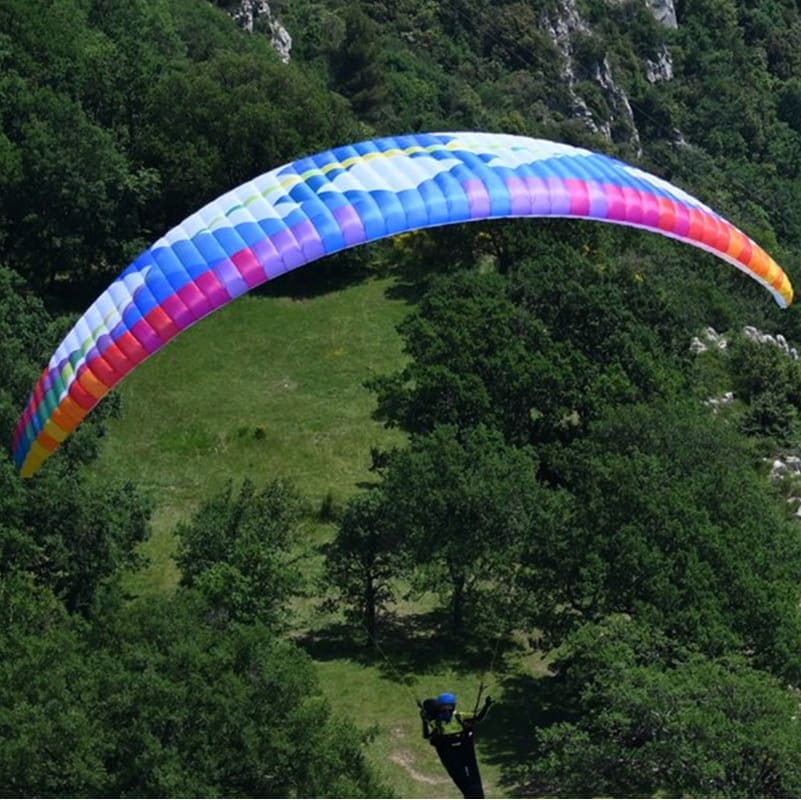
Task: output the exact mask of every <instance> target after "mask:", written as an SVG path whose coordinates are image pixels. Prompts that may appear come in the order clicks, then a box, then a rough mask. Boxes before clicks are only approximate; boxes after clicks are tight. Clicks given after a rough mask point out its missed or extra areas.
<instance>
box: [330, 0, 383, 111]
mask: <svg viewBox="0 0 801 800" xmlns="http://www.w3.org/2000/svg"><path fill="white" fill-rule="evenodd" d="M378 30H379V29H378V26H377V25H376V24H375V23H374V22H373V21H372V20H371V19H370V17H368V16H367V14H365V13H364V11H362V9H361V8H359V7H358V5H356V6H353V5H351V6H349V7H348V11H347V15H346V18H345V35H344V40H343V41H342V43H341V45H340V47H338V48H337V49H336V51H334V53H333V54H332V71H333V75H334V86H335V88H336V89H337V91H339V92H340V93H341V94H343V95H344V96H345V97H347V98H348V100H349V101H350V105H351V108H352V109H353V110H354V111H355V112H356V114H357V115H358V116H359V117H361V118H363V119H368V120H369V119H372V118H375V116H376V114H377V112H378V110H379V108H380V106H381V105H382V103H383V102H384V99H385V97H386V94H387V89H386V85H385V83H384V70H383V69H382V64H381V62H382V60H383V59H382V54H383V48H382V47H381V44H380V43H379V41H378Z"/></svg>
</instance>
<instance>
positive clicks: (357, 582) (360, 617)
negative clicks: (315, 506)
mask: <svg viewBox="0 0 801 800" xmlns="http://www.w3.org/2000/svg"><path fill="white" fill-rule="evenodd" d="M397 547H398V542H397V540H396V538H395V536H394V535H393V531H392V529H391V527H390V525H389V521H388V513H387V509H386V507H385V500H384V497H383V494H382V493H381V491H380V490H378V489H374V490H372V491H369V492H367V493H366V494H361V495H357V496H356V497H354V498H353V499H352V500H350V502H349V503H348V505H347V507H346V508H345V512H344V514H343V516H342V521H341V523H340V525H339V530H338V531H337V535H336V538H335V539H334V541H333V542H332V543H331V544H330V545H329V547H328V548H327V550H326V563H325V584H326V588H328V587H332V588H333V589H334V591H335V592H336V593H337V594H338V596H339V600H340V602H342V603H344V604H345V606H346V614H347V616H348V617H349V618H350V619H351V620H354V621H358V622H359V623H360V624H362V625H363V626H364V629H365V631H366V632H367V642H368V644H370V645H374V644H375V642H376V631H377V624H378V615H379V613H380V612H381V611H382V610H383V609H384V608H385V607H386V604H387V603H388V602H390V601H391V600H392V598H393V591H392V584H391V579H392V578H393V577H394V575H395V573H396V572H397V565H398V552H397Z"/></svg>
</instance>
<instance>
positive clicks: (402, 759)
mask: <svg viewBox="0 0 801 800" xmlns="http://www.w3.org/2000/svg"><path fill="white" fill-rule="evenodd" d="M389 760H390V761H392V762H393V763H395V764H398V765H399V766H401V767H403V768H404V769H405V770H406V772H408V773H409V776H410V777H411V778H413V779H414V780H416V781H419V782H420V783H427V784H429V785H431V786H438V785H440V784H443V783H450V781H449V780H448V778H432V777H431V776H430V775H424V774H423V773H422V772H418V771H417V770H416V769H415V768H414V766H412V765H413V764H414V756H412V754H411V753H407V752H406V751H404V750H396V751H395V752H394V753H391V754H390V756H389Z"/></svg>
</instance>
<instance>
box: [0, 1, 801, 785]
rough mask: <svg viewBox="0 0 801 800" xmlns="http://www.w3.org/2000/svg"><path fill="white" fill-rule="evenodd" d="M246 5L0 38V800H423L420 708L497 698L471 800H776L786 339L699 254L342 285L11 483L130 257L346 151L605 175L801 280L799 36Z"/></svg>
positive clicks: (525, 264)
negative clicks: (473, 141)
mask: <svg viewBox="0 0 801 800" xmlns="http://www.w3.org/2000/svg"><path fill="white" fill-rule="evenodd" d="M239 6H240V4H238V3H236V2H232V1H230V0H217V2H208V0H0V338H1V339H2V343H3V344H2V347H1V348H0V443H2V447H0V795H2V796H4V797H34V796H35V797H60V796H71V797H93V796H112V797H184V796H198V797H200V796H203V797H222V796H227V797H251V796H252V797H256V796H258V797H392V796H401V797H453V796H457V795H456V794H455V792H456V789H455V787H453V786H452V785H451V784H450V781H449V780H448V779H447V776H446V774H445V773H444V771H443V770H442V769H441V766H440V764H439V763H438V761H437V758H436V753H434V752H433V751H432V749H431V748H430V747H429V745H428V744H427V743H426V742H425V741H423V740H422V738H421V737H420V730H419V729H420V720H419V716H418V709H417V707H416V701H417V700H420V699H422V698H424V697H426V696H431V695H436V694H438V693H439V692H442V691H446V690H447V691H456V692H457V694H458V696H459V703H460V706H463V707H464V710H466V711H469V710H470V709H471V708H472V706H473V702H474V698H475V694H476V692H477V691H479V693H480V694H481V693H490V694H491V695H492V696H493V698H494V700H495V704H494V706H493V708H492V711H491V713H490V714H489V716H488V718H487V721H486V722H485V723H482V727H481V731H480V734H479V735H478V737H477V750H478V756H479V763H480V764H481V767H482V772H483V774H484V778H485V781H484V783H485V788H486V790H487V794H488V796H494V797H512V796H514V797H537V796H553V797H557V796H569V797H588V796H622V797H628V796H640V797H645V796H673V797H678V796H702V797H788V796H790V797H792V796H801V736H799V724H801V723H799V715H800V714H801V705H800V704H801V511H800V510H799V509H800V507H801V444H800V442H801V439H800V437H801V360H799V358H798V353H797V351H796V349H795V348H796V347H798V346H801V318H799V314H798V312H797V310H796V307H795V306H791V307H790V308H789V309H787V310H782V309H779V308H777V306H776V304H775V303H774V302H773V301H772V299H771V297H770V295H769V294H768V293H767V292H765V291H764V289H763V288H762V287H760V286H758V285H757V284H756V283H754V282H753V281H750V280H748V278H747V277H746V276H744V275H743V274H742V273H741V272H738V271H737V270H736V269H733V268H731V267H730V266H729V265H728V264H724V263H722V262H721V261H720V260H718V259H716V258H714V257H713V256H712V255H710V254H709V253H706V252H703V250H700V249H697V248H693V247H688V246H687V245H686V244H684V243H680V242H675V241H671V240H670V239H668V238H666V237H661V236H655V235H652V234H650V233H647V232H644V231H640V230H635V229H633V228H628V227H622V226H618V225H603V224H597V223H595V222H589V221H576V220H566V219H538V220H494V221H479V222H474V223H471V224H469V225H455V226H448V227H441V228H430V229H426V230H419V231H414V232H412V233H405V234H403V235H401V236H398V237H395V238H391V239H386V240H384V241H381V242H376V243H373V244H368V245H366V246H364V247H358V248H354V249H350V250H345V251H344V252H342V253H339V254H337V255H334V256H332V257H330V258H326V259H323V260H321V261H318V262H316V263H315V264H311V265H309V266H307V267H304V268H302V269H300V270H298V271H296V272H292V273H289V274H286V275H283V276H281V277H279V278H276V279H275V280H274V281H269V282H268V283H266V284H265V285H264V286H263V287H261V288H258V289H255V290H254V291H253V292H251V293H249V294H248V295H247V296H245V297H242V298H240V299H239V300H237V301H236V302H235V303H232V304H231V306H230V307H227V308H225V309H223V310H221V311H220V312H219V313H216V314H214V315H212V317H210V318H209V319H208V320H203V321H202V322H201V323H199V324H198V325H197V326H196V327H194V328H193V329H192V330H191V331H188V332H187V333H186V334H184V335H182V336H181V337H179V339H178V340H176V341H175V342H174V343H171V344H170V345H169V346H168V347H167V348H165V350H164V351H163V352H160V353H158V354H157V355H155V356H154V357H153V358H152V360H150V361H148V362H147V363H146V364H142V366H141V368H140V369H137V370H136V371H135V374H132V375H131V376H130V378H127V379H126V380H125V382H124V383H123V384H122V385H121V386H120V387H119V388H118V389H115V390H113V391H112V392H111V393H110V394H109V395H108V396H107V397H106V398H105V399H104V400H103V401H102V402H101V403H100V405H99V406H98V407H97V408H96V409H95V410H94V411H93V412H92V413H91V414H89V415H88V416H87V417H86V419H85V421H83V423H82V424H81V425H80V426H79V427H78V428H77V430H76V431H75V433H74V434H73V435H72V436H70V437H69V438H68V439H67V440H66V441H65V442H64V443H63V444H62V445H61V447H59V449H58V451H57V452H56V453H55V455H54V456H53V457H52V458H51V459H49V460H48V461H47V463H46V464H45V465H44V466H43V467H42V469H41V471H39V472H38V474H36V475H35V476H34V477H32V478H29V479H23V478H22V477H21V476H20V474H19V471H18V469H17V466H16V465H15V463H14V457H13V453H12V441H13V440H14V436H15V429H16V426H17V420H18V418H19V416H20V414H21V412H22V409H23V408H24V407H25V404H26V402H27V401H28V397H29V394H30V392H31V390H32V387H33V386H34V385H35V384H36V381H37V379H39V376H40V375H41V373H42V370H43V368H44V367H45V365H47V363H48V361H49V359H50V356H51V354H52V353H53V351H54V350H55V348H56V347H57V345H58V344H59V342H60V341H61V340H62V339H63V338H64V336H65V334H66V333H67V332H68V331H69V330H70V328H71V327H72V325H73V324H74V323H75V320H76V319H77V318H78V317H79V316H80V315H81V314H82V313H83V311H84V309H85V308H86V307H87V306H88V305H89V304H90V303H91V302H92V301H93V299H94V298H95V297H97V296H98V294H99V293H100V292H101V291H102V290H103V289H104V287H106V286H107V285H108V284H109V283H110V282H111V281H112V280H113V279H114V278H115V276H117V275H118V274H119V273H120V272H121V271H122V270H123V269H124V268H125V267H126V266H127V265H128V264H129V263H131V262H132V260H133V259H135V258H136V257H137V255H138V254H139V253H140V252H142V251H143V250H144V249H145V248H146V247H148V246H149V245H150V244H151V243H153V242H154V241H155V240H157V239H158V238H159V237H160V236H162V235H163V234H164V233H165V232H166V231H168V230H169V229H170V228H172V227H173V226H175V225H177V224H178V223H179V222H181V220H183V219H184V218H186V217H187V216H188V215H189V214H191V213H192V212H193V211H195V210H197V209H198V208H200V207H201V206H203V205H204V204H205V203H207V202H209V201H210V200H212V199H213V198H215V197H218V196H219V195H220V194H222V193H223V192H225V191H227V190H229V189H231V188H232V187H234V186H236V185H238V184H240V183H242V182H244V181H246V180H248V179H251V178H253V177H254V176H256V175H258V174H260V173H263V172H265V171H267V170H270V169H273V168H275V167H277V166H279V165H281V164H284V163H287V162H289V161H292V160H294V159H297V158H300V157H302V156H306V155H311V154H314V153H318V152H320V151H323V150H328V149H330V148H333V147H336V146H338V145H344V144H348V143H351V142H357V141H362V140H367V139H372V138H375V137H379V136H393V135H401V134H407V133H417V132H434V131H488V132H497V133H509V134H520V135H525V136H529V137H534V138H539V139H548V140H553V141H557V142H563V143H566V144H569V145H576V146H581V147H585V148H588V149H590V150H593V151H597V152H601V153H606V154H608V155H611V156H614V157H616V158H619V159H622V160H623V161H625V162H627V163H631V164H635V165H637V166H638V167H640V168H641V169H643V170H646V171H648V172H650V173H653V174H654V175H657V176H660V177H661V178H663V179H665V180H666V181H670V182H672V183H674V184H676V185H677V186H680V187H681V188H682V189H683V190H684V191H686V192H689V193H691V194H692V195H694V196H697V197H698V198H700V199H701V200H702V201H703V202H704V203H705V204H708V205H709V206H711V207H712V208H714V209H715V210H716V211H718V212H719V213H721V214H722V215H724V216H725V217H726V218H727V219H729V220H731V221H732V222H733V223H734V224H735V225H737V226H738V227H739V228H741V229H742V230H743V231H745V232H746V233H747V234H748V235H749V236H751V237H753V239H754V240H755V241H757V242H759V243H760V244H761V245H762V246H763V247H764V248H765V249H766V250H767V251H769V252H770V253H771V255H772V256H773V257H774V258H775V259H776V261H777V262H778V263H779V264H781V265H782V267H783V268H784V269H785V270H786V272H787V273H788V275H789V276H790V278H791V279H793V278H794V277H795V280H796V282H797V283H798V284H799V285H801V278H799V277H798V276H800V275H801V256H800V255H799V253H800V252H801V9H800V8H799V7H798V4H797V3H795V2H791V0H749V1H748V2H746V0H677V3H676V6H675V24H666V23H665V21H664V20H660V19H658V18H657V16H656V15H655V13H654V10H653V9H652V8H651V7H650V6H649V5H648V4H647V3H646V2H645V0H614V1H613V0H559V1H558V2H557V1H556V0H438V1H437V2H434V0H393V2H389V0H387V1H386V2H385V1H384V0H275V2H271V3H269V6H270V10H269V11H268V12H265V13H264V15H263V16H262V17H261V18H257V19H256V20H255V23H254V24H253V25H252V26H245V27H244V28H243V27H242V25H240V24H238V23H237V21H236V20H235V19H234V18H233V16H232V15H233V12H234V11H235V10H236V8H238V7H239ZM276 19H280V22H281V25H282V26H284V27H285V29H286V31H288V32H289V33H290V34H291V42H292V46H291V54H290V56H289V57H288V58H283V57H282V56H281V55H280V54H279V53H278V52H276V49H275V47H274V46H273V43H272V41H271V36H272V33H274V25H275V20H276ZM271 21H272V22H271ZM271 25H272V27H271ZM248 27H251V28H252V29H251V30H249V29H247V28H248ZM479 686H480V687H481V689H480V690H479ZM476 704H478V701H477V700H476Z"/></svg>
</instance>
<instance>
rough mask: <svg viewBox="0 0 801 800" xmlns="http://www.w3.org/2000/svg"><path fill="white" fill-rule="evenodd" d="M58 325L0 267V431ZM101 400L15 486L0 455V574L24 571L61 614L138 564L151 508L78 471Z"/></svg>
mask: <svg viewBox="0 0 801 800" xmlns="http://www.w3.org/2000/svg"><path fill="white" fill-rule="evenodd" d="M60 327H63V321H61V320H53V319H52V318H51V317H50V315H49V314H48V313H47V312H46V311H45V309H44V308H43V306H42V304H41V302H40V301H38V300H37V299H36V298H35V297H34V296H33V295H32V294H31V293H30V291H29V290H28V289H27V288H26V287H25V285H24V284H23V282H22V281H21V280H20V278H19V276H17V275H16V274H15V273H12V272H11V271H9V270H2V269H0V334H2V335H3V337H4V341H5V342H6V345H5V346H4V347H3V348H2V352H0V434H2V436H3V439H4V441H6V442H9V443H10V442H11V441H12V438H13V430H14V425H15V423H16V419H17V416H18V414H19V411H20V409H21V408H22V406H23V402H24V399H25V397H26V396H27V393H28V392H29V391H30V388H31V386H32V385H33V383H34V381H35V379H36V376H37V373H38V371H39V369H40V368H41V364H42V363H44V362H45V360H46V357H47V355H46V354H48V353H49V351H50V349H51V348H52V346H53V341H54V340H57V338H58V331H59V328H60ZM110 399H111V400H112V402H111V403H109V402H107V401H104V403H103V404H102V405H101V407H100V408H98V409H97V412H99V413H95V414H93V415H92V416H91V418H90V419H88V420H87V421H86V422H84V424H83V425H82V426H81V429H80V430H79V431H78V432H77V434H76V435H75V436H74V437H72V438H71V439H70V441H68V442H67V443H66V444H65V446H64V447H63V448H62V449H61V452H60V453H59V454H58V455H57V456H56V457H55V458H53V459H52V460H51V462H50V463H49V464H48V468H47V469H46V470H43V471H42V473H41V474H40V475H39V476H37V477H36V478H35V479H34V480H31V481H22V480H21V479H20V478H19V476H18V475H17V474H16V471H15V469H14V467H13V465H12V463H11V460H10V457H9V456H10V454H9V451H8V450H7V449H6V448H4V449H3V451H2V453H0V520H1V522H0V552H2V553H3V555H4V556H6V557H5V558H4V559H3V560H2V562H0V574H2V573H6V572H9V571H14V570H23V571H27V572H29V573H30V574H31V575H33V576H35V577H36V579H37V581H39V583H40V584H43V585H46V586H49V587H50V588H52V589H53V591H54V592H55V593H56V594H57V595H58V596H59V597H60V598H61V599H62V600H63V601H64V602H65V603H66V606H67V608H68V609H69V610H70V611H80V612H84V613H85V612H87V611H88V610H89V608H90V606H91V604H92V600H93V598H94V596H95V593H96V592H97V590H98V588H99V587H100V586H101V585H102V584H103V583H105V582H108V581H113V580H116V579H117V578H118V577H119V574H120V572H121V571H122V570H124V569H125V568H128V567H132V566H135V565H136V564H138V563H140V557H139V556H138V555H137V552H136V547H137V545H138V544H139V543H140V542H142V541H143V540H144V539H145V538H146V537H147V535H148V533H149V527H148V526H149V518H150V508H151V506H150V501H149V500H148V498H147V497H145V496H144V494H143V493H142V492H141V491H139V489H138V488H137V487H135V486H133V485H132V484H131V483H129V482H125V481H112V480H110V479H108V478H107V477H106V476H104V475H103V474H98V475H95V476H93V477H91V478H90V477H89V475H88V473H87V471H86V469H85V467H86V465H87V464H89V463H91V461H93V460H94V458H95V457H96V455H97V451H98V441H99V439H100V437H101V436H102V433H103V423H104V419H105V417H106V416H107V415H108V414H109V413H111V410H112V409H114V407H115V406H114V403H113V398H110Z"/></svg>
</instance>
